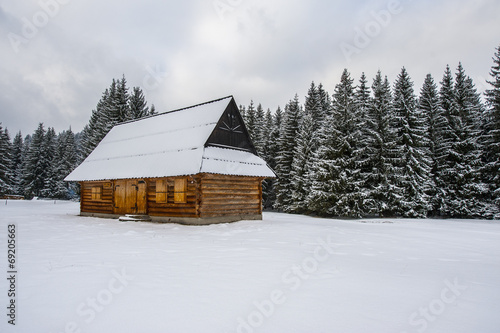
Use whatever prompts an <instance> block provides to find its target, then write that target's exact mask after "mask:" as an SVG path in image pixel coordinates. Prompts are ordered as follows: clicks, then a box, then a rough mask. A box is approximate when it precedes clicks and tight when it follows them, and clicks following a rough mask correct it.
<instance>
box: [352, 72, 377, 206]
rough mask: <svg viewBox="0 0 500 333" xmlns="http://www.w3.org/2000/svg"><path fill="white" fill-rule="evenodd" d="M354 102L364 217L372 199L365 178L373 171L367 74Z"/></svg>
mask: <svg viewBox="0 0 500 333" xmlns="http://www.w3.org/2000/svg"><path fill="white" fill-rule="evenodd" d="M354 102H355V104H356V116H357V128H356V132H357V133H356V134H355V137H357V138H358V139H359V141H358V142H357V144H356V146H357V148H356V167H357V168H359V170H360V171H359V177H360V189H359V191H360V200H361V201H362V204H361V206H362V207H361V213H362V215H366V214H368V210H367V209H366V206H367V204H368V205H369V203H370V197H369V195H368V193H369V191H368V186H367V184H365V179H364V176H365V175H366V174H368V173H369V172H370V171H371V169H370V167H369V165H370V163H369V162H370V158H369V157H370V140H369V138H370V132H369V131H368V128H367V125H366V122H367V116H368V113H369V111H370V108H371V106H372V103H373V101H372V98H371V96H370V88H369V86H368V81H367V79H366V75H365V73H362V74H361V77H360V79H359V84H358V86H357V87H356V91H355V92H354Z"/></svg>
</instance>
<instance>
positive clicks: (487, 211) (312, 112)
mask: <svg viewBox="0 0 500 333" xmlns="http://www.w3.org/2000/svg"><path fill="white" fill-rule="evenodd" d="M487 83H488V89H487V90H486V91H485V92H484V94H481V93H479V92H478V90H477V89H476V87H475V83H474V82H473V80H472V78H471V77H469V76H468V75H467V73H466V70H465V69H464V67H463V66H462V64H461V63H459V64H458V65H457V66H456V67H450V66H447V67H446V68H445V69H444V73H443V75H442V77H441V78H434V77H432V75H431V74H428V75H427V76H426V77H425V80H424V82H423V85H422V86H421V87H415V86H414V83H413V80H412V78H411V76H410V73H408V72H407V70H406V69H405V68H404V67H403V68H402V69H401V71H400V73H399V75H398V76H397V78H396V79H395V81H394V82H389V80H388V78H387V77H386V76H384V75H383V73H382V72H380V71H378V72H377V74H376V75H375V77H374V78H367V77H366V76H365V75H364V74H362V75H361V77H359V78H353V77H352V76H351V74H350V73H349V71H348V70H347V69H345V70H344V71H343V73H342V75H341V77H340V81H339V82H338V83H337V84H336V86H335V87H332V88H333V90H332V91H330V92H328V91H327V90H326V88H325V87H324V86H323V85H322V84H321V83H319V84H316V83H314V82H312V83H311V84H310V87H309V89H308V91H307V93H306V96H305V100H304V101H302V100H301V98H300V97H299V95H295V97H294V98H292V99H291V100H290V101H289V102H288V103H287V104H286V105H285V106H284V107H283V108H281V107H278V108H277V110H270V109H267V110H264V108H263V107H262V105H260V104H256V103H254V102H253V101H252V102H250V104H249V105H241V106H240V112H241V114H242V116H243V118H244V120H245V124H246V126H247V129H248V132H249V134H250V136H251V138H252V141H253V143H254V145H255V148H256V150H257V151H258V153H259V155H260V156H261V157H262V158H264V159H265V160H266V162H267V163H268V165H269V166H270V167H271V168H272V169H273V170H274V171H275V173H276V175H277V177H276V178H275V179H266V180H264V182H263V205H264V208H265V209H268V210H270V209H274V210H278V211H283V212H287V213H297V214H311V215H319V216H334V217H344V218H360V217H378V216H379V217H399V216H400V217H413V218H425V217H443V218H448V217H450V218H489V219H499V218H500V46H499V47H498V48H497V49H496V50H495V53H494V56H493V61H492V66H491V70H490V73H489V78H488V81H487ZM193 102H197V100H196V99H195V100H193ZM155 112H156V111H155V108H154V105H151V107H148V106H147V102H146V100H145V97H144V94H143V92H142V90H141V89H140V88H138V87H134V88H132V89H129V88H128V87H127V82H126V79H125V77H122V79H119V80H115V79H113V81H112V83H111V85H110V87H109V88H107V89H106V90H105V91H104V92H103V94H102V97H101V99H100V100H99V101H98V103H97V105H96V107H95V109H94V110H92V113H91V115H90V119H89V122H88V124H87V125H86V126H85V127H84V129H83V130H82V131H81V132H79V133H73V131H72V130H71V128H69V129H68V130H65V131H62V132H61V133H55V130H54V129H53V128H51V127H46V126H45V125H44V124H43V123H40V124H39V126H38V128H37V129H36V130H35V132H34V133H32V134H29V135H26V136H24V137H23V135H22V133H20V132H18V133H16V134H15V135H14V136H13V138H11V135H10V133H9V131H8V130H7V129H6V128H3V127H2V126H1V123H0V197H2V196H5V195H22V196H24V197H25V198H33V197H44V198H58V199H72V198H77V197H78V193H79V188H78V184H75V183H68V182H65V181H64V180H63V179H64V178H65V177H66V175H67V174H69V173H70V172H71V170H73V169H74V168H75V167H76V166H77V165H78V164H79V163H80V162H81V161H83V159H84V158H85V157H86V156H88V155H89V154H90V152H92V150H93V149H94V148H95V146H96V145H97V144H98V143H99V142H100V140H101V139H102V138H103V137H104V136H105V135H106V134H107V133H108V131H109V130H110V129H111V128H112V127H113V126H114V125H115V124H117V123H120V122H123V121H128V120H133V119H137V118H141V117H144V116H149V115H152V114H155Z"/></svg>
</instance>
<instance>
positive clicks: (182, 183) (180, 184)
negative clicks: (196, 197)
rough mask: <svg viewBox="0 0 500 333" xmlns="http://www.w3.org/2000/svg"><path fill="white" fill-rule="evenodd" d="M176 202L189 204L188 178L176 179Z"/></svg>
mask: <svg viewBox="0 0 500 333" xmlns="http://www.w3.org/2000/svg"><path fill="white" fill-rule="evenodd" d="M174 202H175V203H186V202H187V178H176V179H175V183H174Z"/></svg>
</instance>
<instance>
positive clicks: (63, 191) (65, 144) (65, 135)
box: [53, 128, 78, 199]
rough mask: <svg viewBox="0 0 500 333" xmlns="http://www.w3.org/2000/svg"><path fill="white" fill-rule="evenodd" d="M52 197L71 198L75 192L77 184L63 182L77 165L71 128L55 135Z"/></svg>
mask: <svg viewBox="0 0 500 333" xmlns="http://www.w3.org/2000/svg"><path fill="white" fill-rule="evenodd" d="M56 147H57V148H56V156H57V159H56V162H55V163H54V169H55V182H56V186H55V189H54V195H53V196H54V197H56V198H59V199H71V198H72V197H73V196H75V194H76V192H77V184H76V183H73V182H65V181H64V178H65V177H66V176H67V175H68V174H69V173H70V172H71V171H73V169H74V168H75V167H76V166H77V161H78V160H77V148H76V143H75V135H74V133H73V131H72V130H71V128H70V129H69V130H67V131H63V132H61V133H59V135H58V136H57V146H56Z"/></svg>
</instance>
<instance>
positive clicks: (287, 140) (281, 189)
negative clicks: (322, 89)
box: [275, 95, 302, 210]
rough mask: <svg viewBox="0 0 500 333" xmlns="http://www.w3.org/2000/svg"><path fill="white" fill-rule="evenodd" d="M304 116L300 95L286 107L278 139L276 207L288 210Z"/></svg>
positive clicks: (290, 202)
mask: <svg viewBox="0 0 500 333" xmlns="http://www.w3.org/2000/svg"><path fill="white" fill-rule="evenodd" d="M301 118H302V107H301V105H300V103H299V97H298V95H295V98H294V99H293V100H292V101H290V102H289V103H288V104H287V105H286V107H285V114H284V119H283V126H282V129H281V131H280V137H279V139H278V144H279V153H278V157H277V160H276V169H275V171H276V174H277V176H278V178H277V180H276V202H275V208H276V209H279V210H286V209H288V207H289V206H290V205H291V204H292V195H291V194H292V185H291V181H290V174H291V171H292V163H293V158H294V153H295V147H296V145H297V133H298V130H299V124H300V121H301Z"/></svg>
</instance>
